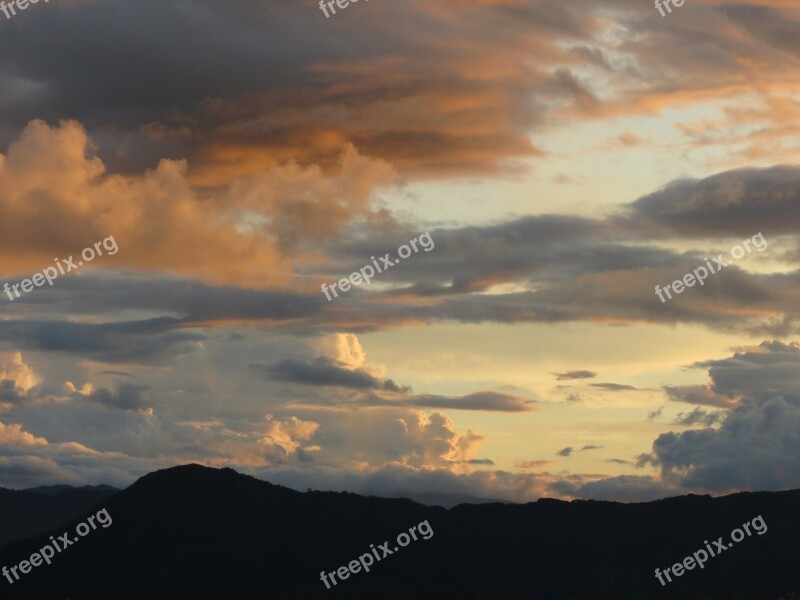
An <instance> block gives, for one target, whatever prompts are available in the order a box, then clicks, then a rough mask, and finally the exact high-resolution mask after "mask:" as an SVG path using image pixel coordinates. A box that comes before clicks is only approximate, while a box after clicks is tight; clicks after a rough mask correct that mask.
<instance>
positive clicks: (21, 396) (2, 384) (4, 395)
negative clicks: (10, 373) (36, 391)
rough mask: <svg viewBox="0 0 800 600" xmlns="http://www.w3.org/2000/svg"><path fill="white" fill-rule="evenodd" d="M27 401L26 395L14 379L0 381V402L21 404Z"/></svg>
mask: <svg viewBox="0 0 800 600" xmlns="http://www.w3.org/2000/svg"><path fill="white" fill-rule="evenodd" d="M26 399H27V396H26V394H25V393H24V392H23V391H22V390H21V389H19V388H18V387H17V383H16V381H14V380H13V379H2V380H0V402H11V403H12V404H19V403H21V402H24V401H25V400H26Z"/></svg>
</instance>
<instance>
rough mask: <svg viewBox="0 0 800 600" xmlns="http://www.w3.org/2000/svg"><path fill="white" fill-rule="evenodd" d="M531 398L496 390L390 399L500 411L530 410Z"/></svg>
mask: <svg viewBox="0 0 800 600" xmlns="http://www.w3.org/2000/svg"><path fill="white" fill-rule="evenodd" d="M531 402H532V401H531V400H526V399H525V398H522V397H520V396H510V395H508V394H501V393H498V392H475V393H474V394H467V395H466V396H460V397H446V396H436V395H433V394H425V395H419V396H410V397H409V398H407V399H405V400H392V401H391V403H392V404H405V405H408V406H422V407H426V408H450V409H457V410H488V411H500V412H530V411H533V410H535V409H534V407H533V406H531Z"/></svg>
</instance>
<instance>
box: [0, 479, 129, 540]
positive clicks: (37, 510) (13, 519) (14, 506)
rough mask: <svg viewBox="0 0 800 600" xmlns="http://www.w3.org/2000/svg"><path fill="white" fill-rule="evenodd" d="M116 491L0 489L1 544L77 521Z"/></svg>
mask: <svg viewBox="0 0 800 600" xmlns="http://www.w3.org/2000/svg"><path fill="white" fill-rule="evenodd" d="M117 491H119V490H117V489H116V488H113V487H110V486H107V485H100V486H86V487H81V488H76V487H72V486H69V485H57V486H47V487H39V488H32V489H28V490H7V489H5V488H0V544H5V543H7V542H9V541H11V540H16V539H18V538H23V537H29V536H32V535H36V534H39V533H44V532H45V531H49V530H50V529H52V528H54V527H57V526H59V525H61V524H62V523H65V522H67V521H71V520H72V519H76V518H78V517H80V516H81V515H82V514H83V513H85V512H86V511H87V510H89V509H90V508H92V507H93V506H94V505H95V504H97V503H98V502H101V501H102V500H105V499H106V498H108V497H109V496H111V495H112V494H114V493H116V492H117Z"/></svg>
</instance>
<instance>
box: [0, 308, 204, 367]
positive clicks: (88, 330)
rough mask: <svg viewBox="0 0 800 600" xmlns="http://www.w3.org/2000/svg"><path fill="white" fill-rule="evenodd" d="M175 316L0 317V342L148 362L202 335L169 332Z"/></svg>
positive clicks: (191, 346)
mask: <svg viewBox="0 0 800 600" xmlns="http://www.w3.org/2000/svg"><path fill="white" fill-rule="evenodd" d="M177 325H178V321H177V320H176V319H172V318H168V317H163V318H157V319H147V320H144V321H130V322H120V323H102V324H94V323H76V322H67V321H11V320H0V341H4V342H8V343H11V344H13V345H14V347H15V348H19V349H21V350H42V351H47V352H59V353H66V354H77V355H80V356H84V357H89V358H93V359H96V360H99V361H103V362H110V363H115V362H141V363H152V362H155V361H158V360H163V359H166V358H168V357H170V356H173V355H174V354H176V353H177V354H182V353H186V352H191V351H193V350H195V349H196V342H198V341H201V340H204V339H206V336H205V335H203V334H199V333H194V332H188V331H173V329H174V328H175V327H176V326H177Z"/></svg>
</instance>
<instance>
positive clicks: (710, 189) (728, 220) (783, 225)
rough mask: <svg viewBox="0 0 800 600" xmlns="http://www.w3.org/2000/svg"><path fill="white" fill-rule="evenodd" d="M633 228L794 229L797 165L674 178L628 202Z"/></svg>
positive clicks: (687, 231) (799, 207)
mask: <svg viewBox="0 0 800 600" xmlns="http://www.w3.org/2000/svg"><path fill="white" fill-rule="evenodd" d="M630 210H631V217H630V218H631V220H632V221H633V222H635V223H637V224H638V225H639V226H643V225H647V226H649V227H652V228H654V229H659V228H661V229H663V228H666V229H669V230H671V231H672V233H673V235H676V236H678V237H695V236H696V237H699V238H705V237H714V236H716V237H730V236H732V235H737V236H743V237H745V238H749V237H751V236H753V235H754V234H756V233H758V232H759V231H761V232H763V233H764V235H765V236H766V237H767V239H769V237H770V235H778V234H782V233H798V231H800V168H798V167H789V166H779V167H772V168H768V169H738V170H735V171H727V172H724V173H719V174H717V175H713V176H711V177H707V178H705V179H696V180H695V179H692V180H678V181H674V182H672V183H670V184H669V185H667V186H665V187H664V188H663V189H661V190H659V191H657V192H654V193H652V194H648V195H647V196H644V197H642V198H640V199H639V200H637V201H635V202H634V203H632V204H631V205H630Z"/></svg>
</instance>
